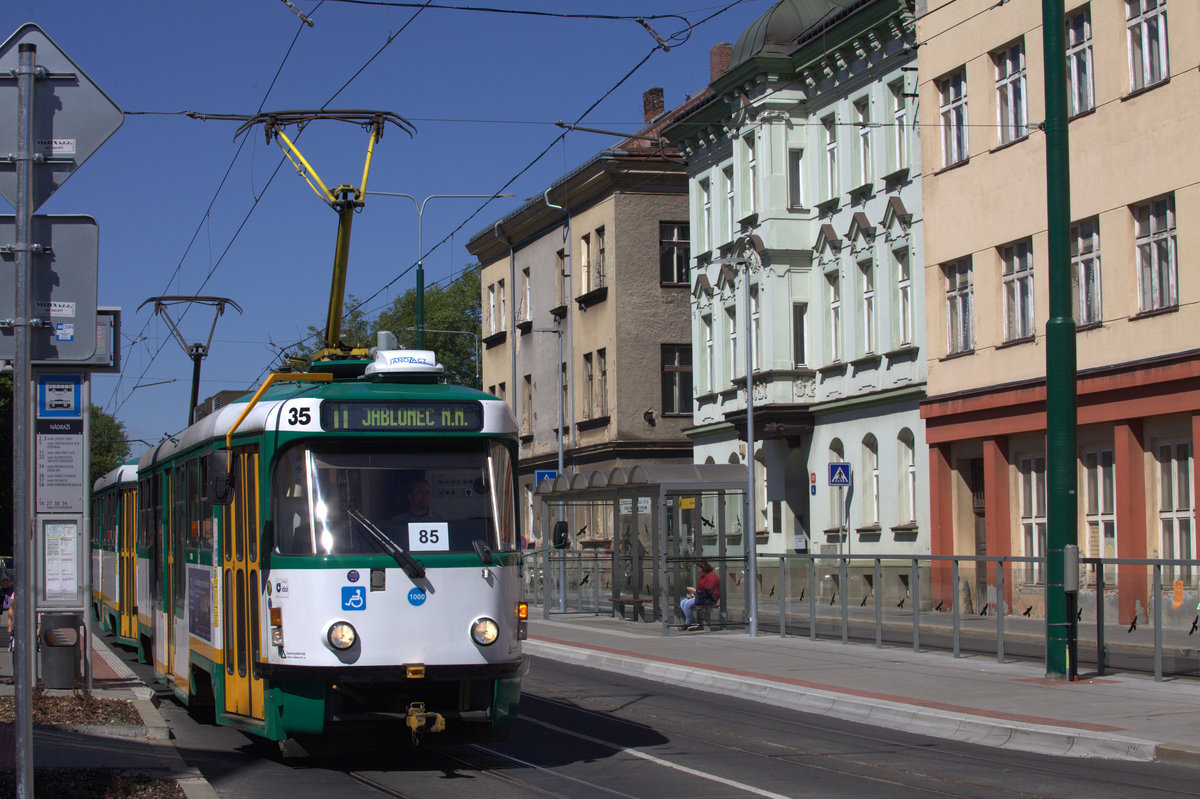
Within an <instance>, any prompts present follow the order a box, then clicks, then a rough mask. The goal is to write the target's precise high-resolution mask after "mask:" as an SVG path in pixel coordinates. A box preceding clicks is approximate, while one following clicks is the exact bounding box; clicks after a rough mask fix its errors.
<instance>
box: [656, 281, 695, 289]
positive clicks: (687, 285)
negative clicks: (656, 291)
mask: <svg viewBox="0 0 1200 799" xmlns="http://www.w3.org/2000/svg"><path fill="white" fill-rule="evenodd" d="M658 287H659V288H660V289H690V288H691V287H692V284H691V283H664V282H663V281H661V280H660V281H658Z"/></svg>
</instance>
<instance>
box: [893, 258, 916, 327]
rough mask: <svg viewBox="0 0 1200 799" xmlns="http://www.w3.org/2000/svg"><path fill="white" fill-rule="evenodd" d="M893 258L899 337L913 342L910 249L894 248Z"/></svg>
mask: <svg viewBox="0 0 1200 799" xmlns="http://www.w3.org/2000/svg"><path fill="white" fill-rule="evenodd" d="M892 258H893V259H895V261H896V303H897V305H898V307H897V309H896V310H897V331H896V332H897V334H898V336H897V338H898V339H899V341H900V343H901V344H912V340H913V321H912V320H913V307H912V306H913V287H912V266H911V265H910V264H909V262H908V250H893V251H892Z"/></svg>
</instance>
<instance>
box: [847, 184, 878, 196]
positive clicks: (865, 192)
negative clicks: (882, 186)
mask: <svg viewBox="0 0 1200 799" xmlns="http://www.w3.org/2000/svg"><path fill="white" fill-rule="evenodd" d="M874 189H875V182H874V181H873V180H868V181H867V182H866V183H861V184H859V185H857V186H855V187H854V188H852V189H850V190H849V191H848V192H846V193H847V194H849V195H850V197H851V198H852V199H857V198H866V197H869V196H870V195H871V194H872V193H873V192H874Z"/></svg>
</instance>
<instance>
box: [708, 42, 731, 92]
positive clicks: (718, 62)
mask: <svg viewBox="0 0 1200 799" xmlns="http://www.w3.org/2000/svg"><path fill="white" fill-rule="evenodd" d="M732 60H733V45H732V44H730V43H729V42H719V43H717V44H714V45H713V46H712V49H711V50H709V51H708V80H709V82H710V83H711V82H712V81H714V80H716V79H717V78H719V77H721V76H722V75H724V74H725V70H727V69H729V62H730V61H732Z"/></svg>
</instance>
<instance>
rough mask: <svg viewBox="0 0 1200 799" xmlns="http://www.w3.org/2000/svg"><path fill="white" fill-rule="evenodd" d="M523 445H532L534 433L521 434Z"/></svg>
mask: <svg viewBox="0 0 1200 799" xmlns="http://www.w3.org/2000/svg"><path fill="white" fill-rule="evenodd" d="M521 443H522V444H532V443H533V433H522V434H521Z"/></svg>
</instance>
